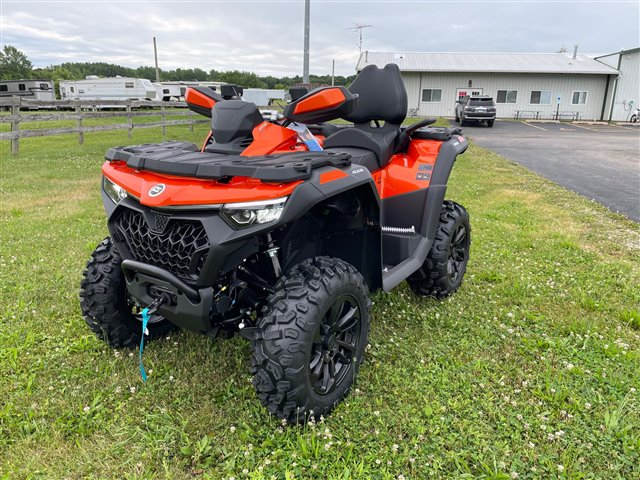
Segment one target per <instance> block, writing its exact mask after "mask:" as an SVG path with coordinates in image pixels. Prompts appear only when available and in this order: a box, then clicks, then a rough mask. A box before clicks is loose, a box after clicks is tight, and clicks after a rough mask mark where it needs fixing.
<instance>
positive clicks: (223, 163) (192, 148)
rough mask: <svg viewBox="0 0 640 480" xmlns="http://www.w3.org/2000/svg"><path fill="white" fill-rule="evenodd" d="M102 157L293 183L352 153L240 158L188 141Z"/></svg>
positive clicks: (199, 174)
mask: <svg viewBox="0 0 640 480" xmlns="http://www.w3.org/2000/svg"><path fill="white" fill-rule="evenodd" d="M105 158H106V159H107V160H109V161H124V162H126V163H127V165H128V166H129V167H131V168H135V169H136V170H148V171H151V172H156V173H164V174H168V175H177V176H182V177H195V178H202V179H209V180H224V179H229V178H231V177H251V178H255V179H258V180H261V181H263V182H276V183H283V182H293V181H296V180H307V179H308V178H310V177H311V172H312V170H314V169H316V168H320V167H325V166H332V167H337V168H341V167H348V166H349V165H351V155H350V154H348V153H343V152H327V151H323V152H292V153H283V154H274V155H261V156H253V157H243V156H241V155H229V154H222V153H212V152H200V151H199V150H198V147H196V145H194V144H193V143H188V142H163V143H157V144H146V145H135V146H131V147H115V148H112V149H110V150H109V151H108V152H107V154H106V155H105Z"/></svg>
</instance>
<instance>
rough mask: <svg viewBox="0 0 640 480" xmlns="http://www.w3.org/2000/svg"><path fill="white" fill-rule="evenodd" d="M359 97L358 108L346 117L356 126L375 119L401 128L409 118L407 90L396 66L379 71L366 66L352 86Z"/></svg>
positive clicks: (374, 67)
mask: <svg viewBox="0 0 640 480" xmlns="http://www.w3.org/2000/svg"><path fill="white" fill-rule="evenodd" d="M349 91H350V92H351V93H356V94H358V105H357V107H356V108H355V110H354V111H353V112H351V113H350V114H348V115H347V116H345V117H344V118H345V119H346V120H349V121H350V122H353V123H355V124H359V123H367V122H370V121H372V120H384V121H385V122H388V123H392V124H395V125H400V124H401V123H402V122H403V121H404V119H405V118H406V116H407V91H406V89H405V88H404V82H403V81H402V76H401V75H400V69H399V68H398V65H396V64H395V63H390V64H388V65H385V67H384V68H378V67H377V66H376V65H367V66H366V67H365V68H364V69H363V70H362V71H361V72H360V73H359V74H358V76H357V77H356V79H355V80H354V81H353V83H352V84H351V86H350V87H349Z"/></svg>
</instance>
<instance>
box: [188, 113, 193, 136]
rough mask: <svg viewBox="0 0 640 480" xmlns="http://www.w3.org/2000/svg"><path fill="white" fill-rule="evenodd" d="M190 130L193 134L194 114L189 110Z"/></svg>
mask: <svg viewBox="0 0 640 480" xmlns="http://www.w3.org/2000/svg"><path fill="white" fill-rule="evenodd" d="M189 130H190V131H191V133H193V112H192V111H191V110H189Z"/></svg>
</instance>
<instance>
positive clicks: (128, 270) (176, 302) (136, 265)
mask: <svg viewBox="0 0 640 480" xmlns="http://www.w3.org/2000/svg"><path fill="white" fill-rule="evenodd" d="M121 268H122V272H123V273H124V278H125V281H126V284H127V291H128V292H129V294H130V295H131V296H133V297H134V298H136V299H137V300H138V301H139V302H140V303H142V304H144V305H149V304H151V303H152V302H153V301H154V300H156V299H157V298H158V297H159V296H160V295H161V294H162V293H165V294H168V296H169V297H170V298H171V300H170V301H169V302H167V303H165V304H163V305H161V306H160V307H159V308H158V313H159V314H160V315H162V316H163V317H165V318H166V319H167V320H169V321H170V322H171V323H173V324H175V325H177V326H178V327H180V328H182V329H185V330H193V331H196V332H200V333H203V334H206V333H207V332H208V331H210V330H211V328H212V325H211V322H210V320H209V319H210V313H211V307H212V305H213V288H211V287H205V288H194V287H192V286H191V285H188V284H186V283H185V282H183V281H182V280H180V279H179V278H178V277H176V276H175V275H173V274H172V273H170V272H168V271H166V270H164V269H162V268H159V267H156V266H153V265H147V264H145V263H141V262H136V261H134V260H124V261H123V262H122V265H121Z"/></svg>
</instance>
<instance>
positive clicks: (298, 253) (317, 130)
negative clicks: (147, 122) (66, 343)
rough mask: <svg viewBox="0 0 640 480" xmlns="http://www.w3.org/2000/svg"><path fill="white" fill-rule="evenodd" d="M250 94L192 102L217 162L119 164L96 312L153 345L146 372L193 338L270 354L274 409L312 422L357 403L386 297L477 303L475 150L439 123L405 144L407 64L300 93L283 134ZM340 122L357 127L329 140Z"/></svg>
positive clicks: (166, 149) (88, 292) (92, 271)
mask: <svg viewBox="0 0 640 480" xmlns="http://www.w3.org/2000/svg"><path fill="white" fill-rule="evenodd" d="M238 94H239V90H238V89H237V88H235V87H234V86H225V87H223V89H222V92H221V94H219V93H217V92H215V91H213V90H212V89H210V88H190V89H188V90H187V92H186V100H187V103H188V105H189V107H190V108H191V109H192V110H194V111H196V112H198V113H201V114H203V115H206V116H207V117H211V132H210V134H209V135H208V136H207V139H206V141H205V142H204V145H203V146H202V148H198V147H196V146H195V145H194V144H191V143H185V142H165V143H159V144H153V145H139V146H133V147H118V148H113V149H111V150H109V152H108V153H107V155H106V159H107V161H106V162H105V163H104V165H103V166H102V173H103V174H104V177H103V183H102V198H103V202H104V206H105V210H106V212H107V216H108V228H109V232H110V234H111V235H110V237H107V238H106V239H105V240H104V241H103V242H102V243H101V244H100V245H99V246H98V247H97V249H96V250H95V252H94V253H93V255H92V257H91V260H90V261H89V263H88V265H87V269H86V271H85V272H84V276H83V279H82V285H81V293H80V297H81V307H82V312H83V315H84V318H85V319H86V321H87V323H88V325H89V327H90V328H91V329H92V330H93V331H94V332H95V333H96V334H97V335H98V336H99V337H101V338H102V339H103V340H104V341H106V342H107V343H108V344H109V345H111V346H113V347H135V346H136V345H137V344H138V343H139V342H140V345H141V354H142V346H143V342H144V340H145V338H146V339H149V340H150V339H153V338H158V337H161V336H163V335H165V334H166V333H167V332H169V331H170V330H172V329H174V328H176V327H179V328H183V329H187V330H193V331H197V332H200V333H202V334H205V335H209V336H220V335H222V336H229V335H232V334H234V333H238V334H239V335H240V336H242V337H244V338H246V339H248V340H250V341H251V342H252V351H253V359H252V366H251V372H252V374H253V383H254V386H255V389H256V391H257V394H258V397H259V398H260V401H261V402H262V404H263V405H264V406H266V407H267V409H268V410H269V412H271V413H272V414H274V415H277V416H278V417H280V418H283V419H285V420H287V421H288V422H292V423H295V422H304V421H305V420H307V419H309V418H310V417H311V416H320V415H327V414H328V413H329V412H330V411H331V410H332V409H333V408H334V407H335V406H336V404H337V403H338V402H340V400H341V399H342V398H344V397H345V395H346V394H347V393H348V391H349V389H350V387H351V386H352V384H353V382H354V379H355V376H356V373H357V371H358V368H359V366H360V364H361V362H362V359H363V355H364V352H365V347H366V345H367V337H368V333H369V324H370V308H371V300H370V293H371V292H374V291H376V290H379V289H382V290H384V291H389V290H391V289H392V288H394V287H395V286H397V285H398V284H399V283H401V282H402V281H403V280H407V282H408V283H409V286H410V287H411V290H412V291H413V292H414V293H416V294H418V295H430V296H435V297H444V296H446V295H449V294H451V293H453V292H454V291H455V290H456V289H457V288H458V287H459V286H460V283H461V282H462V278H463V276H464V273H465V270H466V266H467V261H468V258H469V244H470V233H471V231H470V226H469V217H468V214H467V212H466V211H465V209H464V208H463V207H462V206H460V205H458V204H456V203H454V202H451V201H445V200H444V195H445V191H446V188H447V180H448V178H449V174H450V172H451V168H452V167H453V163H454V161H455V160H456V157H457V156H458V155H459V154H461V153H463V152H464V151H465V150H466V148H467V141H466V140H465V139H464V138H463V136H462V132H461V131H460V130H457V129H447V128H433V127H428V126H427V125H429V124H431V123H433V120H425V121H422V122H418V123H417V124H414V125H411V126H409V127H402V126H401V124H402V122H403V121H404V119H405V117H406V113H407V94H406V91H405V88H404V85H403V82H402V79H401V77H400V71H399V69H398V67H397V65H394V64H390V65H387V66H386V67H384V68H382V69H379V68H377V67H376V66H373V65H370V66H367V67H366V68H365V69H364V70H363V71H362V72H361V73H360V74H359V75H358V77H357V78H356V79H355V81H354V82H353V84H352V85H351V86H350V87H349V88H348V89H347V88H344V87H325V88H320V89H317V90H314V91H312V92H309V93H306V94H304V95H302V96H300V91H299V90H298V91H292V102H291V103H289V104H287V105H286V107H285V108H284V111H283V114H282V115H280V116H279V117H280V118H274V117H273V116H272V119H271V120H264V119H263V116H262V115H261V113H260V112H259V110H258V109H257V108H256V106H255V105H254V104H253V103H249V102H245V101H243V100H242V99H241V98H240V96H239V95H238ZM298 97H299V98H298ZM338 118H343V119H345V120H348V121H350V122H353V123H352V124H348V125H334V124H330V123H325V122H328V121H330V120H334V119H338ZM141 371H142V372H143V374H144V370H143V369H142V366H141Z"/></svg>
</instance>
